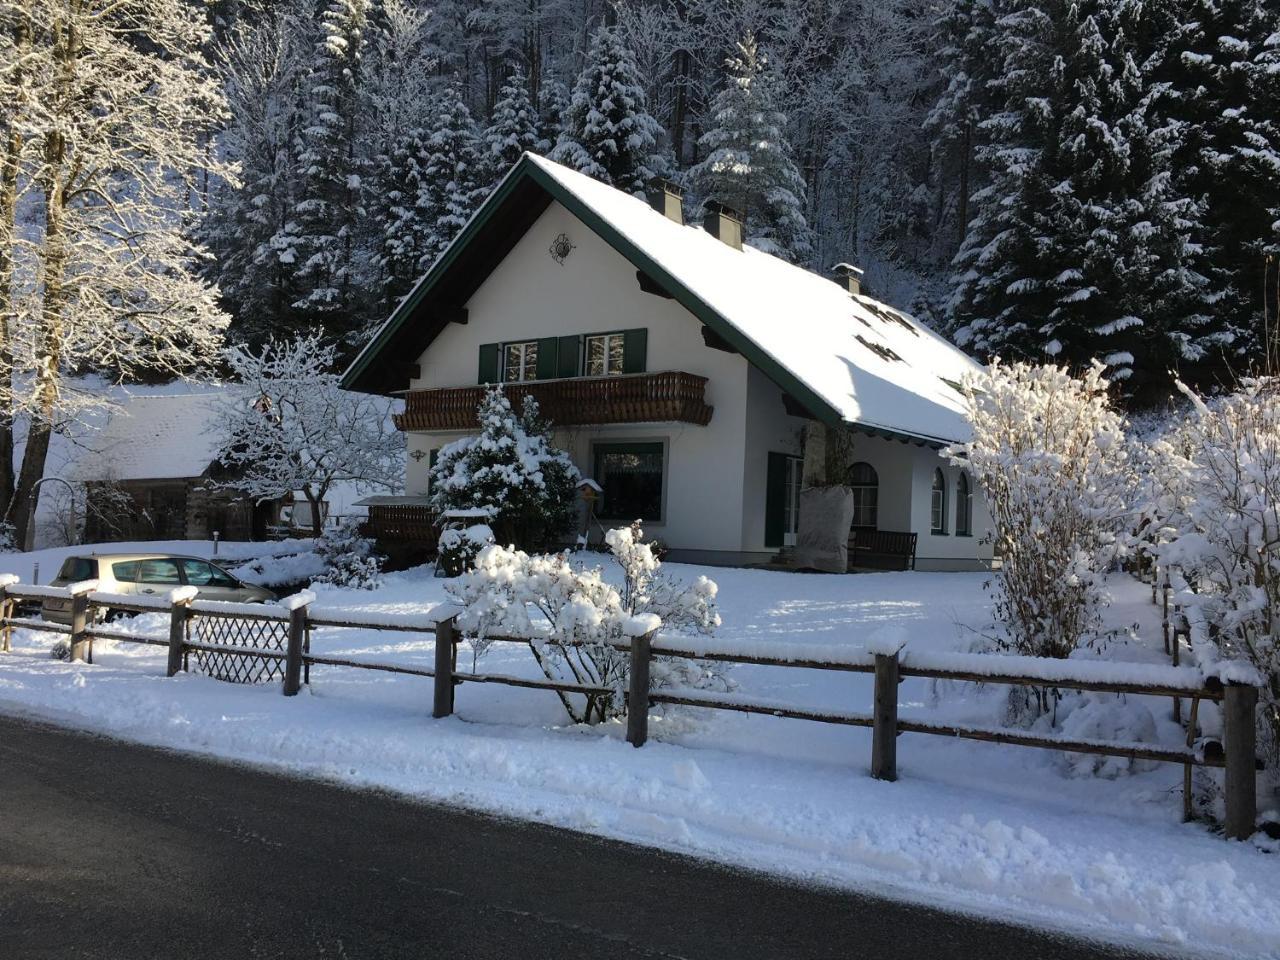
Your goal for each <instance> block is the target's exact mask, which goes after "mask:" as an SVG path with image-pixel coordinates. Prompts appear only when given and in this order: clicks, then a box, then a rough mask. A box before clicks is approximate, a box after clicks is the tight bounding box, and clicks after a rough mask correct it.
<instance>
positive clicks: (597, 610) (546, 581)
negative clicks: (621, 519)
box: [446, 524, 729, 723]
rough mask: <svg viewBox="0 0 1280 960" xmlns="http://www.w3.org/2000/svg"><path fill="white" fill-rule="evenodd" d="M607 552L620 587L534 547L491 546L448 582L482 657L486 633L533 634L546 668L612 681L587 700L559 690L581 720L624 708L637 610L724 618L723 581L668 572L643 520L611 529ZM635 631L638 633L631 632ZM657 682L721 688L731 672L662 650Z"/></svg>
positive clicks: (681, 623) (713, 622)
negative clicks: (531, 550)
mask: <svg viewBox="0 0 1280 960" xmlns="http://www.w3.org/2000/svg"><path fill="white" fill-rule="evenodd" d="M605 542H606V543H607V544H608V546H609V550H610V552H611V553H612V555H613V558H614V560H616V561H617V563H618V565H619V567H621V568H622V586H621V588H619V587H617V586H615V585H614V584H612V583H610V582H609V581H608V580H607V579H606V577H605V571H604V570H603V569H602V568H601V567H599V566H596V567H584V566H581V565H577V564H574V563H572V562H570V560H569V557H568V555H567V554H563V553H558V554H533V555H530V554H527V553H525V552H524V551H521V550H516V549H514V548H511V547H502V546H490V547H487V548H486V549H484V550H483V551H481V553H480V556H479V557H477V558H476V564H475V569H473V570H470V571H468V572H466V573H464V574H462V576H460V577H458V578H457V579H456V580H453V581H451V582H450V583H449V585H448V586H447V587H446V590H447V591H448V592H449V594H450V595H451V597H452V598H453V599H454V600H456V601H457V602H458V603H459V604H461V606H462V613H461V614H460V615H459V617H458V625H459V627H460V628H461V629H462V630H463V631H464V632H465V633H467V634H469V635H471V636H473V637H475V638H476V639H475V640H474V641H473V642H474V645H475V648H476V650H477V653H478V655H483V653H484V651H485V649H486V646H487V645H486V644H485V638H486V637H490V636H494V635H506V636H518V637H528V638H530V639H529V649H530V650H531V651H532V652H533V655H534V657H535V658H536V659H537V661H538V665H539V666H540V667H541V668H542V672H543V673H544V674H545V675H546V676H547V677H548V678H549V679H555V680H563V681H572V682H574V683H583V684H590V685H595V686H602V687H607V688H609V689H610V690H612V691H613V692H612V694H610V695H607V696H592V697H588V698H587V702H586V704H585V706H581V705H580V704H579V702H578V701H577V700H576V699H575V698H572V697H571V696H570V695H567V694H561V696H560V700H561V702H562V703H563V704H564V707H565V710H566V711H567V712H568V714H569V717H570V719H572V720H573V721H574V722H575V723H590V722H594V721H600V720H607V719H609V718H610V717H615V716H618V715H620V714H621V713H622V712H623V697H622V693H623V691H624V690H625V689H626V684H627V675H628V672H629V662H628V655H627V653H626V652H625V651H624V650H619V649H617V648H616V645H624V646H625V645H626V644H627V642H628V639H627V637H628V628H629V627H634V625H635V623H636V620H635V618H636V617H641V616H644V615H654V616H657V617H658V618H659V619H660V620H661V622H662V629H663V630H664V631H668V632H673V633H674V632H686V633H688V632H693V633H701V634H710V633H712V632H713V631H714V630H715V629H716V628H717V627H718V626H719V625H720V614H719V613H718V612H717V610H716V602H715V598H716V590H717V587H716V585H715V583H714V582H713V581H711V580H708V579H707V578H706V577H699V578H698V579H697V580H695V581H694V582H693V583H692V584H684V583H681V582H679V581H676V580H673V579H671V578H669V577H667V576H666V575H665V574H663V573H662V572H661V566H662V565H661V563H660V562H659V561H658V559H657V558H656V557H655V556H654V555H653V551H652V550H651V549H650V547H649V545H648V544H647V543H645V542H643V539H642V533H641V530H640V525H639V524H633V525H632V526H630V527H622V528H619V529H616V530H610V531H609V532H608V533H607V534H606V536H605ZM632 632H633V631H632ZM650 682H651V683H652V685H653V686H654V687H695V688H705V687H719V688H720V689H727V686H728V683H729V681H728V679H727V677H726V676H725V674H724V672H723V670H721V669H719V667H718V666H717V665H714V664H710V663H703V662H699V661H694V660H688V659H683V658H674V657H673V658H663V657H656V658H654V661H653V664H652V667H651V673H650Z"/></svg>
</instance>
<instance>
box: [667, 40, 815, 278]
mask: <svg viewBox="0 0 1280 960" xmlns="http://www.w3.org/2000/svg"><path fill="white" fill-rule="evenodd" d="M726 66H727V68H728V72H729V77H728V82H727V83H726V84H725V86H724V89H723V90H721V92H720V93H719V94H718V95H717V96H716V99H715V102H714V103H713V104H712V105H711V121H710V122H711V124H712V125H711V127H710V129H708V130H707V132H706V133H704V134H703V135H702V137H701V138H700V140H699V141H698V143H699V146H701V147H702V148H703V149H704V150H706V157H705V159H703V161H702V162H701V163H699V164H697V165H696V166H694V167H693V168H691V169H690V170H689V175H688V176H689V182H690V183H691V185H692V186H693V189H694V190H695V191H696V192H697V193H698V194H699V195H700V196H701V197H703V198H704V199H708V200H716V201H718V202H720V203H723V204H726V205H727V206H730V207H734V208H735V209H737V210H739V211H740V212H741V213H742V214H743V215H744V217H745V218H746V219H745V232H746V236H747V239H749V240H750V241H751V244H752V245H753V246H755V247H758V248H759V249H761V250H764V251H765V252H766V253H772V254H775V255H777V256H780V257H783V258H785V259H787V260H790V261H792V262H803V261H805V260H807V259H808V257H809V255H810V253H811V252H812V248H813V244H812V238H811V235H810V231H809V225H808V223H807V222H806V221H805V216H804V207H805V184H804V179H803V178H802V177H801V176H800V171H799V170H798V169H797V168H796V164H795V161H794V160H793V159H792V156H791V147H790V145H789V143H788V142H787V134H786V127H787V118H786V115H785V114H784V113H783V112H782V108H781V105H780V102H779V101H780V100H781V96H780V92H779V89H778V83H777V79H776V77H775V76H774V74H773V71H772V70H771V69H770V68H769V65H768V58H767V57H766V56H765V54H764V53H763V51H761V50H760V48H759V46H758V45H757V43H756V39H755V37H754V36H751V35H748V36H747V37H746V38H744V39H743V40H742V41H740V42H739V43H738V52H737V54H736V55H735V56H733V57H730V58H729V60H728V61H727V63H726Z"/></svg>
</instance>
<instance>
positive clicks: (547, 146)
mask: <svg viewBox="0 0 1280 960" xmlns="http://www.w3.org/2000/svg"><path fill="white" fill-rule="evenodd" d="M568 112H569V90H568V88H567V87H566V86H565V85H564V84H563V83H561V82H560V81H559V80H547V81H546V82H544V83H543V84H542V98H541V104H540V110H539V113H538V152H539V153H550V152H551V151H552V150H553V149H554V148H555V145H556V144H557V143H559V142H560V133H561V131H563V130H564V116H565V114H566V113H568Z"/></svg>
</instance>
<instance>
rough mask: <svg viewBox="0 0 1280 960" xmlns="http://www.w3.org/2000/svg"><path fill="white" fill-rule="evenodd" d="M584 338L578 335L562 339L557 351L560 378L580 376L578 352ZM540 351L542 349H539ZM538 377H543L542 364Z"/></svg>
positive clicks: (557, 367)
mask: <svg viewBox="0 0 1280 960" xmlns="http://www.w3.org/2000/svg"><path fill="white" fill-rule="evenodd" d="M581 340H582V338H581V337H579V336H577V335H576V334H575V335H574V336H572V337H561V338H560V343H559V346H558V348H557V350H556V375H557V376H560V377H576V376H577V375H578V350H579V345H580V343H581ZM538 349H539V350H541V349H542V348H541V347H539V348H538ZM538 368H539V369H538V376H539V377H541V376H542V369H541V368H542V364H541V363H539V364H538Z"/></svg>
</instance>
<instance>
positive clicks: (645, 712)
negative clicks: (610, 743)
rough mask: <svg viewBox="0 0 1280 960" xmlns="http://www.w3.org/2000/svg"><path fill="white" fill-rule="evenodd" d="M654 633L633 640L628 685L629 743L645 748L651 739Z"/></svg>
mask: <svg viewBox="0 0 1280 960" xmlns="http://www.w3.org/2000/svg"><path fill="white" fill-rule="evenodd" d="M653 635H654V631H650V632H649V633H646V634H644V635H643V636H639V637H632V638H631V672H630V676H629V677H628V685H627V743H629V744H631V745H632V746H633V747H643V746H644V744H645V741H646V740H648V739H649V656H650V651H651V650H652V649H653Z"/></svg>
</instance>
